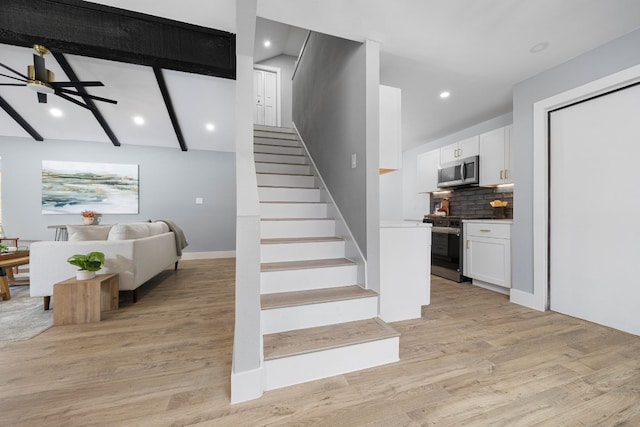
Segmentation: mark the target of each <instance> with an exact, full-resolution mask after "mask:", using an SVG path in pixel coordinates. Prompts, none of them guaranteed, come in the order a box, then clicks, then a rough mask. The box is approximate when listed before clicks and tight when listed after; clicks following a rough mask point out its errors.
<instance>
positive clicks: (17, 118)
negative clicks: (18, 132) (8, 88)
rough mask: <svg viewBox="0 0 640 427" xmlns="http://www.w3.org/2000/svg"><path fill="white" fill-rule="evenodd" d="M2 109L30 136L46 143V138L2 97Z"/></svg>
mask: <svg viewBox="0 0 640 427" xmlns="http://www.w3.org/2000/svg"><path fill="white" fill-rule="evenodd" d="M0 107H1V108H2V109H3V110H4V111H6V112H7V114H9V115H10V116H11V118H12V119H13V120H15V121H16V122H17V123H18V124H19V125H20V126H22V129H24V130H26V131H27V133H28V134H29V135H31V137H32V138H33V139H35V140H36V141H44V138H43V137H42V136H40V134H39V133H38V132H37V131H36V130H35V129H34V128H33V127H32V126H31V125H30V124H29V123H28V122H27V121H26V120H25V119H24V118H23V117H22V116H21V115H20V114H18V112H17V111H16V110H14V109H13V107H12V106H11V105H9V103H8V102H7V101H5V99H4V98H3V97H1V96H0Z"/></svg>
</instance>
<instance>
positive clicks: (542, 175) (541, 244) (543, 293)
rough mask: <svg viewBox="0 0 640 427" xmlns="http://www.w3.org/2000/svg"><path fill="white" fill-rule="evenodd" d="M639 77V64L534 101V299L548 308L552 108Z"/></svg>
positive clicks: (540, 306)
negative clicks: (550, 130) (550, 115)
mask: <svg viewBox="0 0 640 427" xmlns="http://www.w3.org/2000/svg"><path fill="white" fill-rule="evenodd" d="M638 81H640V65H635V66H633V67H630V68H627V69H625V70H622V71H620V72H617V73H614V74H611V75H608V76H606V77H603V78H600V79H597V80H594V81H592V82H589V83H586V84H584V85H582V86H578V87H576V88H574V89H570V90H568V91H565V92H562V93H560V94H557V95H554V96H552V97H549V98H546V99H543V100H541V101H538V102H536V103H534V104H533V299H532V300H530V301H529V303H530V304H526V305H528V306H530V307H532V308H535V309H537V310H541V311H545V310H548V309H549V237H550V236H549V125H548V123H549V122H548V118H547V116H548V114H549V112H550V111H551V110H555V109H557V108H560V107H563V106H566V105H568V104H573V103H575V102H578V101H581V100H584V99H587V98H591V97H593V96H597V95H600V94H603V93H606V92H610V91H613V90H615V89H619V88H621V87H624V86H628V85H630V84H633V83H635V82H638Z"/></svg>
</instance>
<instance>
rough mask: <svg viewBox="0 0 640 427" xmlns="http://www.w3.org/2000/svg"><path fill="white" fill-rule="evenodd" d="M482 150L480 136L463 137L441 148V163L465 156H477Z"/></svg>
mask: <svg viewBox="0 0 640 427" xmlns="http://www.w3.org/2000/svg"><path fill="white" fill-rule="evenodd" d="M479 152H480V147H479V137H478V136H473V137H471V138H467V139H463V140H462V141H458V142H456V143H455V144H451V145H447V146H446V147H442V148H441V149H440V164H445V163H449V162H453V161H454V160H457V159H464V158H465V157H472V156H477V155H478V154H479Z"/></svg>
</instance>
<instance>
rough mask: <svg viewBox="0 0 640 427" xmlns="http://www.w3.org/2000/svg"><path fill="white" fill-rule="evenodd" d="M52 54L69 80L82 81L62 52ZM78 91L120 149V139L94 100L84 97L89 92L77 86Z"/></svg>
mask: <svg viewBox="0 0 640 427" xmlns="http://www.w3.org/2000/svg"><path fill="white" fill-rule="evenodd" d="M52 54H53V56H54V57H55V58H56V61H58V64H60V68H62V71H64V73H65V74H66V75H67V77H68V78H69V80H71V81H75V82H77V81H79V80H80V79H78V76H77V75H76V73H75V71H73V68H71V65H70V64H69V61H67V58H65V57H64V55H63V54H61V53H60V52H52ZM76 90H77V91H78V93H79V94H80V96H81V97H82V100H83V101H84V102H85V104H87V107H89V111H91V113H93V116H94V117H95V118H96V120H97V121H98V123H99V124H100V126H102V129H103V130H104V133H106V134H107V136H108V137H109V139H110V140H111V142H112V143H113V145H115V146H116V147H119V146H120V141H119V140H118V137H117V136H116V134H115V133H113V131H112V130H111V127H110V126H109V124H108V123H107V121H106V120H105V118H104V116H103V115H102V113H101V112H100V110H98V106H97V105H96V104H95V103H94V102H93V99H91V98H89V97H88V96H84V95H88V92H87V90H86V89H85V88H84V87H83V86H77V87H76Z"/></svg>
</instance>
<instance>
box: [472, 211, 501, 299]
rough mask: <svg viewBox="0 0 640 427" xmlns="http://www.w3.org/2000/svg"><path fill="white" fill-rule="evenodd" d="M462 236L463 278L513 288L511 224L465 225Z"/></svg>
mask: <svg viewBox="0 0 640 427" xmlns="http://www.w3.org/2000/svg"><path fill="white" fill-rule="evenodd" d="M463 236H464V239H465V242H464V252H463V255H464V275H465V276H467V277H470V278H472V279H476V280H479V281H481V282H485V283H488V284H491V285H496V286H501V287H504V288H510V287H511V221H476V220H474V221H465V222H464V225H463ZM474 282H475V280H474Z"/></svg>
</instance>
